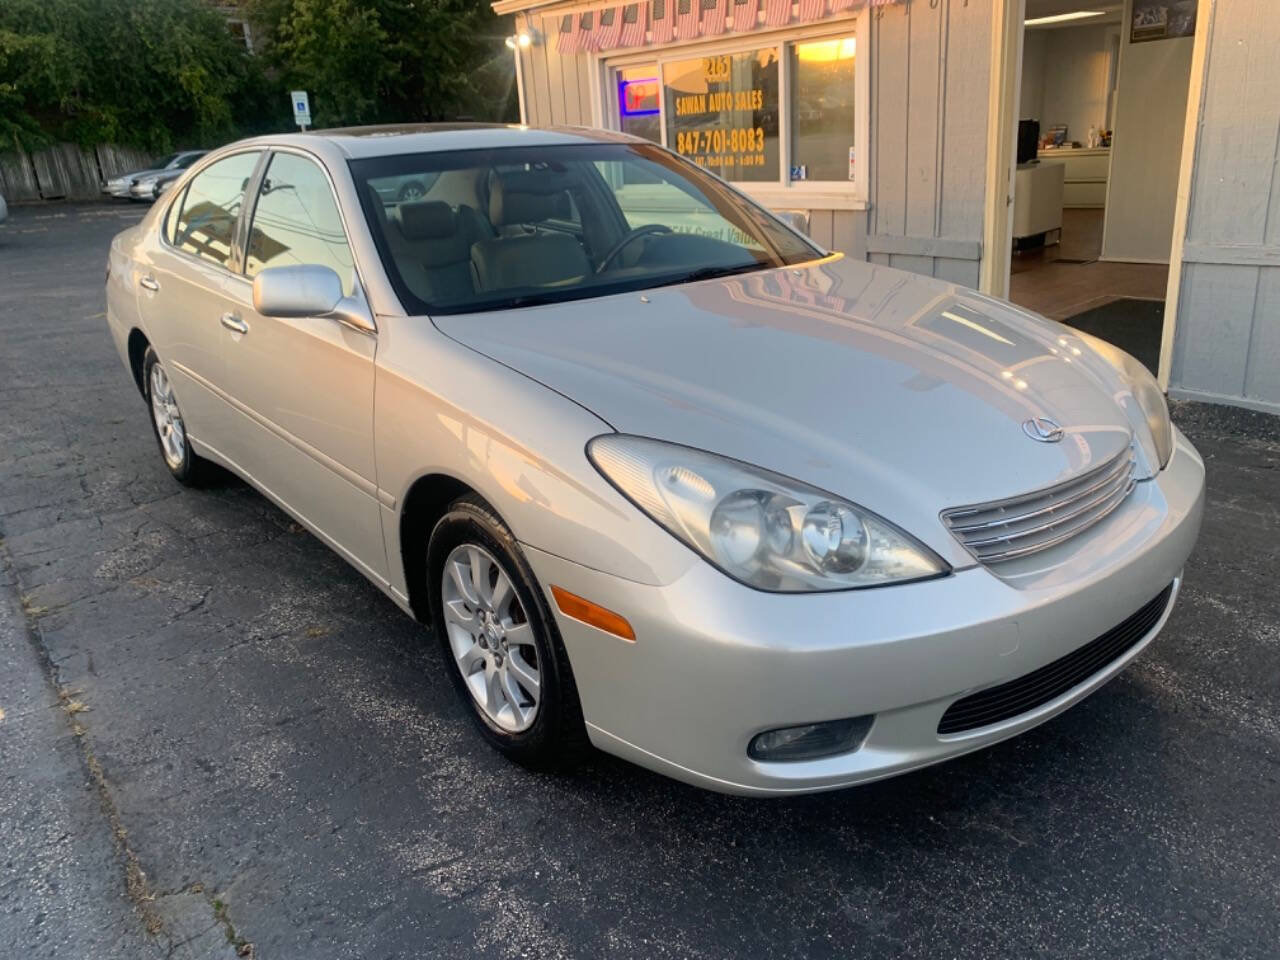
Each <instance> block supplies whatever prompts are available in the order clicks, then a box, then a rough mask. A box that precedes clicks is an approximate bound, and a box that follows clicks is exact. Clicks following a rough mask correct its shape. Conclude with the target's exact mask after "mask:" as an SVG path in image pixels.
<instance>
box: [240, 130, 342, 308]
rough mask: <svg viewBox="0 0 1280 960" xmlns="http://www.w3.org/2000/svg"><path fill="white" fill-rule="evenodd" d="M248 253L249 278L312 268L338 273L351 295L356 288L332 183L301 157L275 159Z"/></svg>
mask: <svg viewBox="0 0 1280 960" xmlns="http://www.w3.org/2000/svg"><path fill="white" fill-rule="evenodd" d="M246 254H247V255H246V257H245V264H244V272H245V275H246V276H248V277H255V276H257V275H258V273H259V272H260V271H262V270H265V269H266V268H267V267H282V266H290V265H297V264H307V265H314V266H322V267H329V268H330V269H331V270H333V272H334V273H336V274H337V275H338V276H339V277H341V278H342V289H343V291H344V292H345V293H346V295H347V296H350V295H351V293H352V291H353V290H354V289H355V261H354V260H353V259H352V256H351V247H350V245H349V244H348V243H347V234H346V231H345V230H344V229H343V226H342V217H341V215H340V214H339V213H338V202H337V201H336V200H335V199H334V197H333V190H332V189H331V188H330V186H329V178H328V177H326V176H325V175H324V171H323V170H321V169H320V168H319V167H318V166H317V165H316V164H315V163H314V162H312V161H311V160H308V159H307V158H305V157H300V156H298V155H297V154H293V153H277V154H275V155H274V156H273V157H272V158H271V165H270V166H269V167H268V168H267V175H266V176H265V177H263V178H262V187H261V189H260V190H259V191H258V202H257V203H256V204H255V205H254V210H253V227H252V229H251V230H250V231H249V248H248V250H247V251H246Z"/></svg>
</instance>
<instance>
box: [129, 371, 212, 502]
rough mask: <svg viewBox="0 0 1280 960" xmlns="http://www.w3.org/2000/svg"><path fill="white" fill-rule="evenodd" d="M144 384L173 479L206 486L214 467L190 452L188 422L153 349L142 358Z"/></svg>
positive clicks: (153, 420)
mask: <svg viewBox="0 0 1280 960" xmlns="http://www.w3.org/2000/svg"><path fill="white" fill-rule="evenodd" d="M142 382H143V383H144V384H145V385H146V388H147V405H148V406H149V407H150V408H151V428H152V430H153V431H154V432H155V435H156V443H158V444H159V445H160V455H161V457H163V458H164V464H165V466H166V467H168V468H169V472H170V473H171V474H173V476H174V479H176V480H177V481H178V482H179V483H182V484H186V485H187V486H191V487H194V486H199V485H200V484H202V483H204V482H205V481H206V480H207V479H208V477H209V474H210V472H211V471H212V469H213V466H212V464H210V463H209V461H207V460H205V459H204V458H203V457H200V456H198V455H197V454H196V453H195V452H193V451H192V449H191V443H190V440H189V439H188V437H187V425H186V421H185V420H183V419H182V411H181V410H180V409H179V408H178V398H177V397H176V396H174V393H173V384H172V383H171V382H170V381H169V373H168V371H167V370H165V368H164V364H162V363H161V362H160V357H159V356H158V355H157V354H156V351H155V349H154V348H153V347H147V352H146V353H145V354H144V355H143V358H142Z"/></svg>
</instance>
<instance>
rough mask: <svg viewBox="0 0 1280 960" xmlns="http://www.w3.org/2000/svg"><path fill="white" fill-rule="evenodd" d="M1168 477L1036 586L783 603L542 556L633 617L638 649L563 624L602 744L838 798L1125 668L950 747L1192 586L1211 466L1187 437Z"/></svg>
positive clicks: (1049, 708)
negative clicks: (843, 743)
mask: <svg viewBox="0 0 1280 960" xmlns="http://www.w3.org/2000/svg"><path fill="white" fill-rule="evenodd" d="M1176 440H1177V442H1176V448H1175V452H1174V455H1173V458H1172V459H1171V460H1170V463H1169V466H1168V467H1167V468H1166V469H1165V470H1164V471H1163V472H1162V473H1161V474H1160V475H1159V476H1158V477H1157V478H1155V479H1153V480H1150V481H1146V482H1143V483H1139V484H1138V485H1137V487H1136V489H1135V490H1134V492H1133V493H1132V494H1131V495H1130V497H1129V499H1128V500H1127V501H1126V503H1125V505H1124V506H1123V507H1121V508H1120V509H1118V510H1117V511H1116V512H1115V513H1114V514H1112V515H1111V516H1110V517H1109V518H1108V519H1107V521H1106V522H1104V523H1101V524H1099V525H1098V526H1096V527H1094V528H1092V529H1091V530H1089V531H1087V532H1086V533H1084V534H1082V535H1080V536H1079V537H1077V538H1075V539H1074V540H1073V541H1071V542H1070V543H1068V544H1065V545H1064V546H1063V547H1062V548H1058V549H1056V550H1055V551H1050V552H1047V553H1046V556H1047V555H1048V553H1054V554H1055V556H1054V557H1053V558H1052V560H1051V561H1046V566H1045V568H1044V570H1043V571H1042V572H1041V573H1040V574H1039V575H1037V576H1020V578H1019V579H1018V580H1017V581H1016V583H1015V582H1014V581H1010V580H1006V579H1002V578H1001V577H999V576H996V575H995V574H993V573H992V572H990V571H989V570H988V569H986V568H985V567H980V566H972V567H968V568H966V569H963V570H957V571H956V572H954V573H953V574H952V575H950V576H947V577H943V578H940V579H937V580H929V581H924V582H920V583H914V584H904V585H901V586H892V587H881V588H877V589H871V590H862V591H845V592H840V593H825V594H806V595H794V594H792V595H786V594H770V593H763V592H760V591H756V590H752V589H750V588H748V587H745V586H743V585H741V584H739V583H737V582H735V581H733V580H731V579H729V578H728V577H726V576H724V575H723V574H721V573H719V572H718V571H716V570H714V569H713V568H711V567H710V566H709V565H707V564H705V563H699V564H695V565H693V566H692V567H691V569H690V570H689V572H688V573H686V574H685V575H684V576H683V577H681V578H680V579H678V580H676V581H675V582H673V583H670V584H667V585H665V586H656V587H655V586H649V585H645V584H639V583H635V582H632V581H628V580H623V579H620V578H617V577H614V576H611V575H609V574H605V573H601V572H599V571H597V570H592V569H590V568H587V567H583V566H581V565H579V564H576V563H573V562H570V561H567V560H564V559H562V558H560V557H557V556H554V555H552V554H549V553H546V552H543V551H540V550H537V549H534V548H532V547H527V546H526V548H525V550H526V554H527V556H528V558H529V561H530V563H531V564H532V566H533V568H534V571H535V572H536V573H537V575H538V578H539V580H540V581H541V582H542V584H543V586H544V588H548V589H547V592H548V594H549V592H550V591H549V587H550V585H551V584H555V585H557V586H560V587H563V588H564V589H566V590H569V591H571V592H573V593H576V594H579V595H580V596H584V597H587V598H589V599H590V600H592V601H594V602H596V603H599V604H601V605H603V606H605V607H608V608H609V609H611V610H615V611H617V612H618V613H620V614H622V615H623V616H625V617H626V618H627V619H628V620H629V621H630V622H631V625H632V626H633V627H634V629H635V633H636V641H635V642H634V643H627V642H625V641H622V640H620V639H618V638H616V637H613V636H612V635H610V634H606V633H603V632H601V631H599V630H597V629H596V628H594V627H591V626H588V625H586V624H583V623H580V622H578V621H576V620H572V619H570V618H568V617H566V616H564V615H563V614H560V613H559V612H557V613H556V617H557V623H558V624H559V627H560V631H561V634H562V636H563V638H564V643H565V648H566V650H567V651H568V653H569V659H570V662H571V664H572V666H573V671H574V676H575V678H576V680H577V686H578V690H579V694H580V696H581V699H582V707H583V714H584V716H585V718H586V721H587V730H588V733H589V735H590V737H591V740H592V742H593V743H594V744H596V746H598V747H600V748H601V749H603V750H605V751H608V752H610V753H615V754H617V755H619V756H622V757H625V758H627V759H629V760H632V761H634V762H636V763H638V764H640V765H642V766H645V767H649V768H651V769H653V770H657V771H659V772H661V773H665V774H667V775H669V776H672V777H675V778H677V779H680V780H685V781H687V782H690V783H694V784H697V785H699V786H703V787H707V788H709V789H712V790H718V791H722V792H727V793H742V794H788V793H800V792H809V791H816V790H830V789H836V788H839V787H844V786H850V785H853V784H857V783H863V782H867V781H870V780H876V779H880V778H882V777H887V776H892V775H894V774H897V773H902V772H904V771H907V770H911V769H914V768H917V767H922V766H926V765H928V764H931V763H937V762H939V761H941V760H946V759H948V758H950V757H954V756H959V755H960V754H963V753H968V752H970V751H972V750H976V749H979V748H981V747H984V746H988V745H990V744H992V743H995V742H997V741H999V740H1003V739H1005V738H1007V737H1010V736H1013V735H1015V734H1017V733H1021V732H1022V731H1024V730H1027V729H1029V728H1030V727H1033V726H1035V725H1036V724H1039V723H1041V722H1043V721H1045V720H1047V719H1049V718H1050V717H1052V716H1054V715H1056V714H1058V713H1060V712H1061V711H1063V710H1065V709H1066V708H1067V707H1069V706H1070V705H1071V704H1073V703H1075V702H1076V701H1078V700H1080V699H1082V698H1083V697H1085V696H1087V695H1088V694H1089V693H1091V692H1092V691H1093V690H1095V689H1097V688H1098V687H1099V686H1101V685H1102V684H1104V683H1105V682H1106V681H1107V680H1109V679H1110V678H1111V677H1113V676H1114V675H1115V674H1116V673H1118V672H1119V671H1120V670H1122V669H1123V668H1124V667H1125V665H1126V664H1127V663H1128V662H1129V661H1130V660H1132V659H1133V658H1134V657H1135V656H1136V655H1137V654H1138V653H1139V652H1140V651H1141V650H1142V649H1143V648H1144V647H1145V646H1146V645H1147V644H1148V643H1149V642H1150V641H1151V639H1152V638H1153V637H1154V636H1155V635H1156V633H1158V632H1159V629H1160V627H1162V626H1163V624H1164V622H1165V620H1166V619H1167V617H1168V613H1169V610H1171V609H1172V606H1173V600H1172V598H1171V600H1170V603H1169V606H1168V608H1166V610H1165V612H1164V614H1163V615H1162V616H1161V618H1160V620H1159V622H1158V623H1157V624H1156V626H1155V627H1154V628H1153V629H1152V630H1150V632H1149V633H1148V634H1147V635H1146V636H1145V637H1143V638H1142V640H1140V641H1139V642H1138V643H1136V644H1135V645H1134V646H1133V647H1131V648H1129V649H1128V650H1127V651H1126V652H1125V653H1123V654H1122V655H1120V656H1119V658H1118V659H1116V660H1115V661H1113V662H1111V663H1109V664H1107V665H1106V666H1105V667H1103V668H1102V669H1101V670H1099V671H1098V672H1097V673H1095V674H1093V675H1092V676H1090V677H1088V679H1086V680H1084V681H1082V682H1080V683H1079V684H1077V685H1076V686H1075V687H1072V688H1071V689H1070V690H1068V691H1067V692H1066V693H1064V694H1062V695H1061V696H1059V697H1057V698H1056V699H1054V700H1051V701H1049V702H1048V703H1045V704H1043V705H1041V706H1039V707H1036V708H1034V709H1032V710H1030V711H1028V712H1026V713H1023V714H1020V715H1018V716H1016V717H1013V718H1011V719H1008V720H1005V721H1003V722H999V723H995V724H993V725H991V726H986V727H982V728H979V729H976V730H971V731H966V732H964V733H959V734H955V735H950V736H941V735H939V734H938V732H937V728H938V722H939V720H940V718H941V717H942V714H943V713H944V712H945V711H946V709H947V707H948V706H950V705H951V704H952V703H954V702H955V701H956V700H958V699H959V698H961V697H963V696H965V695H967V694H970V693H972V692H974V691H975V690H979V689H982V688H984V687H990V686H994V685H997V684H1000V683H1003V682H1006V681H1008V680H1011V679H1014V678H1017V677H1021V676H1024V675H1025V674H1028V673H1030V672H1032V671H1033V670H1036V669H1038V668H1040V667H1042V666H1044V665H1046V664H1048V663H1050V662H1052V661H1054V660H1057V659H1058V658H1060V657H1062V656H1064V655H1065V654H1067V653H1069V652H1071V651H1072V650H1074V649H1076V648H1078V647H1080V646H1082V645H1084V644H1086V643H1088V642H1089V641H1091V640H1093V639H1094V638H1095V637H1097V636H1100V635H1101V634H1103V633H1105V632H1106V631H1108V630H1110V629H1111V628H1112V627H1114V626H1116V625H1117V624H1119V623H1120V622H1121V621H1123V620H1125V619H1126V618H1127V617H1129V616H1130V615H1131V614H1133V613H1134V612H1135V611H1136V610H1138V608H1140V607H1141V606H1143V605H1144V604H1145V603H1147V602H1148V601H1149V600H1151V599H1152V598H1153V597H1155V596H1156V595H1157V594H1159V593H1160V592H1161V591H1162V590H1163V589H1164V588H1165V587H1167V586H1169V585H1170V584H1171V583H1174V584H1175V590H1174V595H1175V597H1176V582H1177V580H1178V577H1179V574H1180V571H1181V569H1182V566H1183V563H1184V562H1185V561H1186V558H1187V556H1188V555H1189V554H1190V552H1191V548H1192V546H1193V545H1194V543H1195V540H1196V536H1197V535H1198V533H1199V528H1200V519H1201V514H1202V512H1203V497H1204V465H1203V462H1202V461H1201V459H1200V457H1199V455H1198V454H1197V453H1196V451H1195V449H1194V447H1192V446H1191V444H1190V442H1189V441H1187V439H1186V438H1185V437H1183V436H1182V434H1181V433H1177V436H1176ZM863 714H875V722H874V725H873V726H872V729H871V732H870V733H869V734H868V736H867V738H866V740H865V741H864V743H863V745H862V746H861V748H860V749H858V750H856V751H854V752H851V753H847V754H842V755H838V756H834V757H826V758H823V759H819V760H813V761H802V762H791V763H776V762H775V763H761V762H757V761H755V760H752V759H750V758H749V757H748V756H747V744H748V743H749V742H750V740H751V738H752V737H753V736H754V735H755V734H757V733H760V732H761V731H763V730H769V729H773V728H776V727H784V726H791V725H797V724H804V723H813V722H816V721H822V720H834V719H838V718H842V717H853V716H858V715H863Z"/></svg>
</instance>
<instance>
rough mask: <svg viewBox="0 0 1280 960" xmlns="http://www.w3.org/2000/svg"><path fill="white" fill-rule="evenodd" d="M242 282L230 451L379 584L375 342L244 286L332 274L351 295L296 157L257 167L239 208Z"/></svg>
mask: <svg viewBox="0 0 1280 960" xmlns="http://www.w3.org/2000/svg"><path fill="white" fill-rule="evenodd" d="M249 213H250V216H251V220H250V225H249V230H248V233H247V240H246V245H245V263H244V271H243V273H242V274H241V275H240V276H238V277H236V278H235V279H234V280H233V282H232V283H231V284H230V286H229V293H230V301H231V307H230V316H229V317H228V318H226V321H227V322H226V326H225V328H224V329H223V335H224V336H223V344H222V348H223V357H224V360H225V363H226V370H227V373H226V376H227V392H228V393H229V395H230V397H231V399H232V405H233V407H234V414H233V416H234V418H235V424H234V429H233V430H232V431H231V439H230V440H229V443H230V447H229V451H228V452H229V454H230V456H231V457H232V458H233V459H234V460H235V461H236V463H237V464H238V465H239V466H240V467H241V469H242V470H243V471H245V472H246V473H248V474H249V475H250V477H251V479H252V480H253V481H254V482H255V483H256V484H257V485H258V486H260V487H261V488H263V489H264V490H265V491H267V492H268V493H269V494H270V495H272V496H273V497H275V498H276V499H278V500H279V501H280V502H281V503H283V504H284V505H285V506H286V507H287V508H288V509H289V510H291V511H292V512H293V513H294V514H295V515H297V516H298V517H299V518H301V519H302V520H303V521H304V522H305V523H306V524H307V525H308V526H310V527H311V528H312V529H313V530H314V531H315V532H316V533H317V534H318V535H320V536H321V537H322V538H323V539H325V540H326V541H328V542H329V543H330V544H331V545H332V546H334V547H335V548H336V549H338V550H339V552H341V553H343V554H345V555H346V556H347V557H348V558H349V559H351V560H352V561H353V562H355V563H356V564H357V565H359V566H361V567H362V568H364V569H365V570H366V572H368V573H371V574H373V575H374V576H376V577H377V578H378V579H380V580H385V579H386V571H387V561H386V551H385V550H384V548H383V542H382V528H381V520H380V517H379V513H378V500H377V484H376V482H375V470H374V457H373V378H374V369H373V357H374V348H375V346H376V344H377V340H376V338H375V337H374V336H373V335H371V334H369V333H367V332H362V331H359V330H356V329H354V328H352V327H350V326H348V325H346V324H344V323H341V322H340V321H337V320H334V319H330V318H325V317H303V318H300V319H284V318H279V317H266V316H262V315H261V314H259V313H257V312H256V311H255V310H254V307H253V278H254V277H255V276H257V274H258V273H259V272H261V271H262V270H265V269H270V268H271V267H278V266H288V265H297V264H318V265H322V266H326V267H330V268H332V269H333V270H334V271H336V272H337V273H338V275H339V277H341V279H342V281H343V289H344V292H345V293H346V294H347V295H348V296H352V295H354V296H362V293H361V292H360V283H359V278H358V276H357V273H356V269H355V263H354V259H353V257H352V253H351V246H350V244H349V242H348V239H347V233H346V227H345V224H344V223H343V219H342V213H341V209H340V207H339V205H338V201H337V199H336V198H335V196H334V192H333V187H332V185H331V183H330V180H329V176H328V174H327V172H326V171H325V170H324V169H323V168H322V167H321V166H320V164H319V162H318V161H317V160H315V159H314V158H312V157H311V156H309V155H305V154H303V153H301V152H292V151H287V150H277V151H275V152H273V153H272V155H271V157H270V158H269V160H268V165H267V167H266V171H265V173H263V174H262V177H261V183H260V184H259V185H258V188H257V192H256V196H255V198H254V201H253V203H252V205H251V209H250V211H249Z"/></svg>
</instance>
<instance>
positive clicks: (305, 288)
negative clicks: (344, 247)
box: [253, 264, 375, 333]
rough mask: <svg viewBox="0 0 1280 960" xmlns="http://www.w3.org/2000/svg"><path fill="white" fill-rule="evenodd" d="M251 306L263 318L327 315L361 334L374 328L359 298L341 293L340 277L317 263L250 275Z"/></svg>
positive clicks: (269, 268) (363, 303)
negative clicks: (251, 283) (251, 277)
mask: <svg viewBox="0 0 1280 960" xmlns="http://www.w3.org/2000/svg"><path fill="white" fill-rule="evenodd" d="M253 309H254V310H256V311H257V312H258V313H260V314H262V315H263V316H264V317H286V318H289V317H327V318H329V319H331V320H337V321H338V322H339V323H345V324H346V325H347V326H349V327H352V328H354V329H356V330H359V331H361V332H362V333H373V332H374V330H375V327H374V323H373V316H372V314H371V313H370V312H369V308H368V306H367V305H366V304H365V302H364V301H363V300H362V299H357V298H355V297H346V296H343V294H342V280H341V279H339V277H338V275H337V274H336V273H334V271H333V270H331V269H330V268H329V267H324V266H320V265H319V264H303V265H300V266H288V267H268V268H267V269H265V270H263V271H262V272H261V273H259V274H258V275H257V276H256V277H254V278H253Z"/></svg>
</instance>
